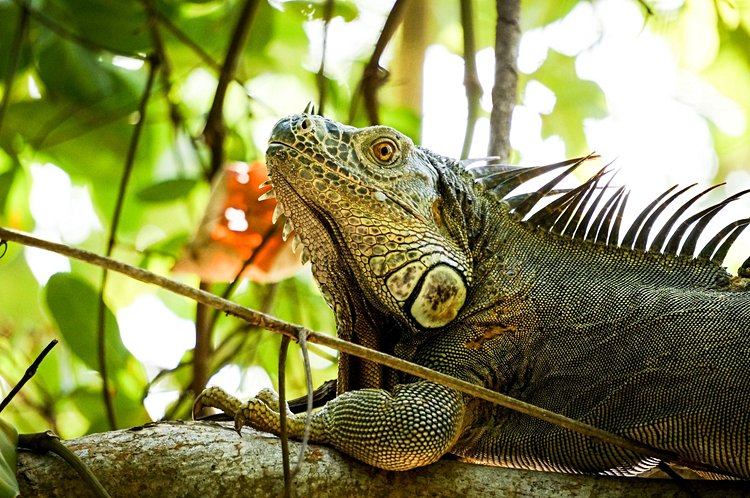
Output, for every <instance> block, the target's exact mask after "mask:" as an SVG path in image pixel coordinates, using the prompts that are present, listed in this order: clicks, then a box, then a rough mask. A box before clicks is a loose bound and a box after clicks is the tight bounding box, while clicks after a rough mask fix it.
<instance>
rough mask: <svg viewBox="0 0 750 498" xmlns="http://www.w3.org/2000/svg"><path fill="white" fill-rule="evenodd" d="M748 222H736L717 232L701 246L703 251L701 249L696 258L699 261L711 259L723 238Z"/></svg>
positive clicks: (745, 220)
mask: <svg viewBox="0 0 750 498" xmlns="http://www.w3.org/2000/svg"><path fill="white" fill-rule="evenodd" d="M747 221H748V220H747V219H744V220H737V221H734V222H732V223H730V224H729V225H727V226H725V227H724V228H722V229H721V230H719V231H718V233H717V234H716V235H714V236H713V237H712V238H711V240H709V241H708V243H707V244H706V245H705V246H703V249H701V252H700V254H698V257H699V258H701V259H711V256H712V255H713V254H714V252H715V250H716V247H717V246H718V245H719V243H720V242H721V241H722V240H724V238H725V237H726V236H727V235H728V234H729V233H730V232H731V231H732V230H734V229H735V228H737V227H738V226H740V225H742V224H743V223H746V222H747Z"/></svg>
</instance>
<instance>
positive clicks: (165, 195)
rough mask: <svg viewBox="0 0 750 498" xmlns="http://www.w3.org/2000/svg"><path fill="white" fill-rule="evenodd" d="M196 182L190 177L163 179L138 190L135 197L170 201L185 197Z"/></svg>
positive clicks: (149, 200)
mask: <svg viewBox="0 0 750 498" xmlns="http://www.w3.org/2000/svg"><path fill="white" fill-rule="evenodd" d="M197 183H198V182H197V181H196V180H195V179H192V178H175V179H172V180H165V181H163V182H159V183H154V184H153V185H149V186H148V187H146V188H143V189H141V190H139V191H138V192H137V193H136V197H138V199H139V200H141V201H143V202H170V201H174V200H177V199H182V198H183V197H186V196H187V195H188V194H189V193H190V192H191V191H192V190H193V187H195V185H196V184H197Z"/></svg>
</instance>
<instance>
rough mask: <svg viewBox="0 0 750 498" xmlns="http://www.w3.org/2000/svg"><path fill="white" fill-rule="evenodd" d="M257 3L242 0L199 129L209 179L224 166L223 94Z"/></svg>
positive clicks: (230, 78)
mask: <svg viewBox="0 0 750 498" xmlns="http://www.w3.org/2000/svg"><path fill="white" fill-rule="evenodd" d="M259 3H260V2H259V1H258V0H246V1H245V3H244V5H243V6H242V10H241V11H240V15H239V18H238V19H237V25H236V26H235V28H234V31H233V33H232V39H231V41H230V42H229V48H228V49H227V54H226V57H225V58H224V64H223V65H222V66H221V73H220V74H219V82H218V83H217V85H216V93H215V94H214V101H213V103H212V104H211V110H209V111H208V118H206V126H205V127H204V128H203V139H204V140H205V141H206V144H207V145H208V147H209V148H210V149H211V168H210V170H209V175H210V178H213V177H214V175H216V173H218V172H219V170H220V169H221V166H222V164H223V163H224V136H225V134H226V132H225V130H224V99H225V98H226V95H227V88H228V87H229V83H230V82H231V81H232V80H233V79H234V73H235V70H236V69H237V63H238V61H239V59H240V56H241V55H242V49H243V48H244V47H245V43H246V42H247V37H248V34H249V33H250V24H251V23H252V21H253V18H254V17H255V12H256V11H257V9H258V4H259Z"/></svg>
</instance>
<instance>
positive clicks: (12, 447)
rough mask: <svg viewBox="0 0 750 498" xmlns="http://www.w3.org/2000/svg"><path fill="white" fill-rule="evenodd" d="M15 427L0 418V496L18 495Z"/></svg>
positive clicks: (16, 436) (2, 497)
mask: <svg viewBox="0 0 750 498" xmlns="http://www.w3.org/2000/svg"><path fill="white" fill-rule="evenodd" d="M17 445H18V432H16V428H15V427H13V426H12V425H10V424H9V423H7V422H6V421H5V420H3V419H1V418H0V498H6V497H15V496H19V492H18V481H17V480H16V455H17V452H18V449H17Z"/></svg>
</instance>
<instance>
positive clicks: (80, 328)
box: [46, 273, 130, 373]
mask: <svg viewBox="0 0 750 498" xmlns="http://www.w3.org/2000/svg"><path fill="white" fill-rule="evenodd" d="M46 291H47V294H46V298H47V307H48V308H49V310H50V312H52V316H53V317H54V319H55V322H57V326H58V328H59V329H60V335H61V336H62V339H63V341H65V343H66V344H67V345H68V347H69V348H70V349H71V351H73V353H75V355H76V356H78V357H79V358H80V359H81V360H82V361H83V362H84V363H85V364H86V366H88V367H89V368H91V369H92V370H99V359H98V354H97V347H96V345H97V325H96V322H97V316H98V313H99V304H98V302H99V295H98V294H97V292H96V291H95V290H94V288H93V287H91V286H90V285H89V284H88V283H86V282H85V281H83V280H81V279H80V278H78V277H76V276H75V275H73V274H72V273H56V274H55V275H53V276H52V277H51V278H50V279H49V281H48V282H47V286H46ZM105 324H106V336H105V339H106V343H107V345H106V356H107V366H108V367H109V368H110V370H111V371H112V372H113V373H114V371H116V370H119V369H122V368H124V367H125V364H126V362H127V360H128V358H129V357H130V353H129V352H128V350H127V349H126V348H125V345H124V344H123V343H122V340H121V339H120V330H119V328H118V327H117V321H116V320H115V316H114V314H113V313H112V311H111V310H110V309H109V308H106V309H105Z"/></svg>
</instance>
